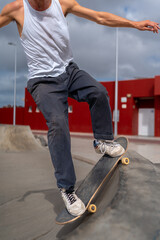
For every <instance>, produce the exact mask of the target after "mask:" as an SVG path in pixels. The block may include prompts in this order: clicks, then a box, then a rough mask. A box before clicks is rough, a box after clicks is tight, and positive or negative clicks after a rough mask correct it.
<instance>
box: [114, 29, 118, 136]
mask: <svg viewBox="0 0 160 240" xmlns="http://www.w3.org/2000/svg"><path fill="white" fill-rule="evenodd" d="M117 123H118V28H116V80H115V107H114V135H115V136H117V134H118V124H117Z"/></svg>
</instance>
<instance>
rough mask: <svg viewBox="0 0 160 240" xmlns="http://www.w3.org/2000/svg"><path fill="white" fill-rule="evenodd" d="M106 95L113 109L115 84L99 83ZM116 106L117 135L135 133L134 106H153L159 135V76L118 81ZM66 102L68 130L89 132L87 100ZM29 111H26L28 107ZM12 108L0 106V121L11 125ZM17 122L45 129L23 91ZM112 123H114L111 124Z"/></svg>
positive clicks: (135, 118) (136, 107)
mask: <svg viewBox="0 0 160 240" xmlns="http://www.w3.org/2000/svg"><path fill="white" fill-rule="evenodd" d="M102 84H103V85H104V86H105V87H106V89H107V91H108V94H109V97H110V106H111V111H112V112H113V110H114V97H115V94H114V92H115V90H114V88H115V83H114V82H103V83H102ZM122 97H126V98H127V102H126V103H125V104H126V108H122V104H123V103H122V102H121V98H122ZM118 103H119V105H118V109H119V111H120V118H119V122H118V134H120V135H138V109H139V108H155V136H160V76H156V77H155V78H149V79H139V80H126V81H119V83H118ZM68 105H69V106H72V110H73V112H72V113H69V126H70V131H72V132H86V133H90V132H92V124H91V117H90V112H89V107H88V104H87V103H77V101H75V100H73V99H71V98H69V99H68ZM30 106H31V107H32V112H29V107H30ZM12 119H13V109H12V108H2V109H0V123H4V124H6V123H7V124H12V122H13V120H12ZM16 123H17V124H21V125H30V127H31V129H35V130H47V129H48V128H47V125H46V121H45V119H44V117H43V115H42V114H41V113H40V112H39V113H38V112H36V104H35V103H34V101H33V98H32V96H31V95H30V94H29V93H28V91H27V90H25V107H24V108H17V120H16ZM113 125H114V123H113Z"/></svg>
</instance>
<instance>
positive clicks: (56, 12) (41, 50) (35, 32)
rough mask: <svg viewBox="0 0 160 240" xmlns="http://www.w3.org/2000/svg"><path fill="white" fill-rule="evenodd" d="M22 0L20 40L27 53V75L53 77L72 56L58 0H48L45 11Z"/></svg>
mask: <svg viewBox="0 0 160 240" xmlns="http://www.w3.org/2000/svg"><path fill="white" fill-rule="evenodd" d="M23 3H24V25H23V31H22V36H21V43H22V46H23V47H24V51H25V53H26V56H27V63H28V70H29V74H28V79H31V78H36V77H44V76H51V77H56V76H58V75H60V74H62V73H63V72H64V71H65V68H66V66H67V65H68V63H69V62H70V61H72V60H73V55H72V51H71V47H70V39H69V31H68V26H67V21H66V19H65V17H64V14H63V12H62V8H61V5H60V3H59V0H52V3H51V6H50V7H49V8H48V9H47V10H45V11H36V10H35V9H33V8H32V7H31V5H30V4H29V2H28V0H23Z"/></svg>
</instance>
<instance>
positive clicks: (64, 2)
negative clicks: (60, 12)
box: [59, 0, 77, 9]
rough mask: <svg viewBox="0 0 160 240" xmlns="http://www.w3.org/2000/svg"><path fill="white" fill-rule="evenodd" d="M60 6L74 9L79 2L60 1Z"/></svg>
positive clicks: (73, 0) (72, 0)
mask: <svg viewBox="0 0 160 240" xmlns="http://www.w3.org/2000/svg"><path fill="white" fill-rule="evenodd" d="M59 2H60V4H61V5H62V6H64V7H66V8H67V9H70V8H72V7H73V6H74V5H75V4H77V2H76V1H75V0H59Z"/></svg>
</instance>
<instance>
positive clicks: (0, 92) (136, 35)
mask: <svg viewBox="0 0 160 240" xmlns="http://www.w3.org/2000/svg"><path fill="white" fill-rule="evenodd" d="M11 1H12V0H3V1H1V2H0V10H1V9H2V8H3V7H4V6H5V5H6V4H7V3H9V2H11ZM78 2H79V3H80V4H81V5H83V6H84V7H88V8H91V9H94V10H97V11H106V12H111V13H113V14H117V15H120V16H122V17H125V18H129V19H131V20H135V21H140V20H144V19H150V20H153V21H157V22H160V19H159V9H160V3H159V0H152V1H150V0H141V1H138V0H135V1H128V0H121V1H118V0H112V1H106V0H87V1H86V0H78ZM67 21H68V24H69V31H70V38H71V44H72V49H73V54H74V59H75V62H77V63H78V65H79V66H80V68H82V69H84V70H86V71H87V72H89V73H90V74H91V75H92V76H93V77H95V78H96V79H97V80H103V81H106V80H114V79H115V58H116V56H115V41H116V34H115V28H109V27H105V26H101V25H97V24H96V23H93V22H90V21H87V20H85V19H80V18H78V17H76V16H73V15H69V16H68V17H67ZM159 39H160V35H157V34H152V33H150V32H140V31H137V30H135V29H125V28H122V29H119V79H133V78H136V77H138V78H139V77H140V78H141V77H153V76H155V75H160V50H159ZM8 42H16V43H17V47H18V52H17V57H18V58H17V104H18V105H23V102H22V100H21V99H22V98H23V97H24V88H25V86H26V82H27V79H26V75H27V66H26V58H25V55H24V53H23V49H22V47H21V45H20V40H19V37H18V31H17V28H16V24H15V23H11V24H10V25H8V26H6V27H5V28H1V29H0V83H1V88H0V106H3V105H7V104H12V101H13V81H14V48H13V46H9V45H8Z"/></svg>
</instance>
